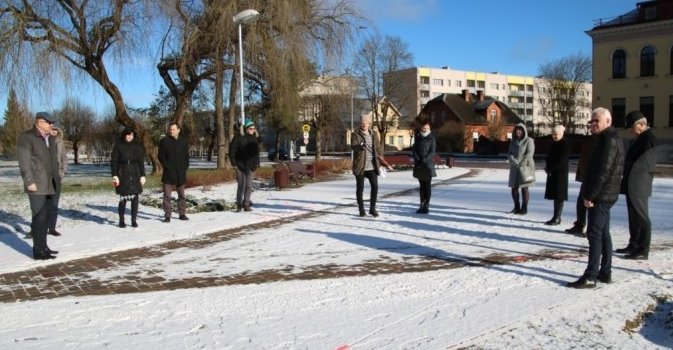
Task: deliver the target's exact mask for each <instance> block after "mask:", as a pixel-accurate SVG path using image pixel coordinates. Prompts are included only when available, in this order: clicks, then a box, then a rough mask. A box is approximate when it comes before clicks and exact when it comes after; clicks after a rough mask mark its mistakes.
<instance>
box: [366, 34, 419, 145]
mask: <svg viewBox="0 0 673 350" xmlns="http://www.w3.org/2000/svg"><path fill="white" fill-rule="evenodd" d="M413 64H414V56H413V54H412V53H411V52H410V51H409V46H408V44H407V43H405V42H404V41H402V39H400V38H399V37H391V36H385V37H382V36H381V35H380V34H378V33H374V34H372V35H371V36H369V37H368V38H366V39H365V40H364V41H363V42H362V44H361V45H360V49H359V50H358V53H357V54H356V55H355V58H354V60H353V71H354V72H355V75H356V76H357V79H358V85H359V87H360V90H361V92H362V94H363V95H364V96H366V98H367V99H368V100H369V103H370V106H371V110H372V112H373V120H372V124H373V126H374V127H376V128H377V130H378V132H379V133H380V134H381V143H382V144H384V145H385V139H386V134H387V133H388V131H389V130H390V129H391V128H392V127H394V126H395V124H394V123H395V121H394V120H389V119H388V114H389V113H388V110H389V108H390V107H391V104H392V105H393V106H395V105H396V106H401V105H404V104H405V103H406V102H407V101H408V99H409V98H410V97H409V94H408V93H407V92H406V91H404V89H405V87H404V84H403V81H402V80H401V79H400V78H398V77H400V76H399V75H394V74H388V73H391V72H394V71H398V70H401V69H405V68H409V67H412V66H413ZM384 78H385V79H384ZM384 98H385V99H384ZM382 101H384V102H387V103H382V104H381V108H379V104H380V103H381V102H382Z"/></svg>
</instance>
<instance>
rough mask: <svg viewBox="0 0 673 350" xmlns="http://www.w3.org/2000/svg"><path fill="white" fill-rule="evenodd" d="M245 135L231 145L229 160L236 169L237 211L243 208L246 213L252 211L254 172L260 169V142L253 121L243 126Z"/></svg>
mask: <svg viewBox="0 0 673 350" xmlns="http://www.w3.org/2000/svg"><path fill="white" fill-rule="evenodd" d="M243 128H244V130H245V131H244V132H245V134H244V135H241V136H236V137H234V139H233V140H231V145H229V159H230V160H231V165H232V166H233V167H234V168H236V181H237V182H238V188H237V190H236V211H237V212H240V211H241V208H243V210H245V211H251V210H252V208H251V207H250V204H251V201H250V195H251V193H252V180H253V177H254V172H255V170H257V168H259V141H258V140H257V134H256V129H255V124H254V123H253V122H252V120H247V121H246V122H245V124H244V125H243Z"/></svg>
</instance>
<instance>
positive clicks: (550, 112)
mask: <svg viewBox="0 0 673 350" xmlns="http://www.w3.org/2000/svg"><path fill="white" fill-rule="evenodd" d="M591 69H592V64H591V58H589V57H588V56H585V55H582V54H576V55H571V56H567V57H564V58H561V59H559V60H556V61H552V62H548V63H544V64H542V65H540V67H539V72H540V73H539V77H538V79H539V80H540V83H539V84H537V86H538V88H537V89H538V96H539V101H538V102H539V103H540V107H541V110H542V112H543V114H544V115H545V116H546V118H547V120H548V123H549V126H553V125H556V124H561V125H563V126H565V127H566V128H568V130H569V131H570V133H574V132H575V129H576V128H577V126H578V124H581V122H580V123H578V122H577V120H576V119H577V117H578V115H579V110H580V109H581V108H584V107H585V106H587V105H588V103H589V102H588V100H587V98H586V97H584V96H586V94H584V91H585V84H586V83H588V82H589V81H590V80H591Z"/></svg>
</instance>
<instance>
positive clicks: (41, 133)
mask: <svg viewBox="0 0 673 350" xmlns="http://www.w3.org/2000/svg"><path fill="white" fill-rule="evenodd" d="M53 124H54V118H53V117H52V116H51V114H49V113H47V112H39V113H37V114H36V115H35V125H34V126H33V128H31V129H30V130H28V131H25V132H23V133H22V134H21V135H19V138H18V142H17V146H18V154H19V169H20V171H21V177H22V178H23V188H24V191H25V192H26V193H27V194H28V201H29V202H30V211H31V212H32V220H31V223H30V229H31V232H32V236H33V259H35V260H47V259H54V258H55V256H54V254H57V253H58V252H57V251H55V250H51V249H49V247H48V246H47V230H48V226H49V223H48V220H49V215H50V212H51V210H53V209H52V208H53V206H54V203H53V202H54V200H55V199H56V195H57V194H58V193H59V192H60V189H61V177H60V175H59V160H58V150H57V145H56V138H55V137H53V136H51V128H52V125H53Z"/></svg>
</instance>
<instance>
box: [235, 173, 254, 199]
mask: <svg viewBox="0 0 673 350" xmlns="http://www.w3.org/2000/svg"><path fill="white" fill-rule="evenodd" d="M253 177H254V176H253V174H252V171H250V170H248V171H242V170H240V169H238V168H236V181H237V182H238V188H236V204H238V205H239V206H245V205H250V194H251V193H252V179H253Z"/></svg>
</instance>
